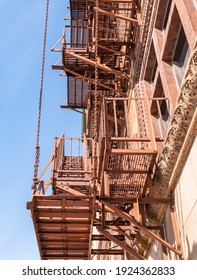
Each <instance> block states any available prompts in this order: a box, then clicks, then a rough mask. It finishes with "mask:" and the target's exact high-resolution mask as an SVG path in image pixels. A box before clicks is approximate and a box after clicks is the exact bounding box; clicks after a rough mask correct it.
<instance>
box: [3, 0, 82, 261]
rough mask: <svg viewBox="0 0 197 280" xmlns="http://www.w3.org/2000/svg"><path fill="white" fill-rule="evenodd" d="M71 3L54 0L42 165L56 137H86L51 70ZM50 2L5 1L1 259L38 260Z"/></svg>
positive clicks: (62, 84) (61, 82)
mask: <svg viewBox="0 0 197 280" xmlns="http://www.w3.org/2000/svg"><path fill="white" fill-rule="evenodd" d="M67 6H68V4H67V1H66V0H50V8H49V26H48V40H47V54H46V72H45V82H44V92H43V112H42V124H41V138H40V145H41V163H40V168H41V169H42V167H44V165H45V163H46V162H47V161H48V159H49V157H50V156H51V153H52V145H53V137H54V136H60V135H61V133H62V132H65V135H67V136H80V135H81V116H80V114H77V113H75V112H72V111H69V110H65V109H60V105H61V104H62V103H63V102H64V100H65V98H66V79H65V77H59V76H58V74H59V72H58V71H54V70H53V71H52V70H51V65H52V64H55V62H56V61H57V59H58V58H59V56H60V53H55V54H54V53H52V52H51V51H50V48H51V47H52V46H53V45H54V43H55V42H56V41H57V40H58V39H59V38H60V36H61V35H62V31H63V25H64V24H65V21H64V17H65V16H66V15H67V14H68V9H67ZM44 20H45V0H28V1H27V0H19V1H16V0H9V1H8V0H1V1H0V34H1V37H0V65H1V70H0V71H1V76H0V97H1V101H0V114H1V118H0V127H1V137H0V174H1V180H0V182H1V183H0V188H1V195H0V209H1V211H0V259H1V260H8V259H12V260H17V259H18V260H25V259H32V260H33V259H39V253H38V248H37V243H36V239H35V234H34V229H33V223H32V220H31V218H30V216H29V211H27V210H26V202H27V201H28V200H30V199H31V183H32V176H33V164H34V154H35V152H34V146H35V136H36V126H37V108H38V99H39V86H40V71H41V57H42V45H43V26H44Z"/></svg>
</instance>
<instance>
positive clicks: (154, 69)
mask: <svg viewBox="0 0 197 280" xmlns="http://www.w3.org/2000/svg"><path fill="white" fill-rule="evenodd" d="M157 66H158V63H157V59H156V58H155V62H154V65H153V69H152V73H151V78H150V83H151V84H152V83H153V82H154V80H155V74H156V71H157Z"/></svg>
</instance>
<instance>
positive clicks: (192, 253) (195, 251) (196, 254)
mask: <svg viewBox="0 0 197 280" xmlns="http://www.w3.org/2000/svg"><path fill="white" fill-rule="evenodd" d="M186 243H187V250H188V258H187V259H188V260H197V243H196V242H194V243H193V245H192V247H191V245H190V244H189V240H188V237H187V236H186Z"/></svg>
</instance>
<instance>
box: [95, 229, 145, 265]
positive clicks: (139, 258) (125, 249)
mask: <svg viewBox="0 0 197 280" xmlns="http://www.w3.org/2000/svg"><path fill="white" fill-rule="evenodd" d="M97 230H98V232H100V233H101V234H102V235H104V236H106V237H107V238H108V239H109V240H111V241H112V242H114V243H115V244H117V245H118V246H119V247H120V248H122V249H123V250H124V251H126V252H128V253H129V254H130V255H132V256H133V257H134V258H135V259H137V260H145V258H144V257H143V256H141V255H140V254H138V253H137V252H136V251H135V250H134V249H133V248H131V247H130V246H128V245H126V244H125V243H123V242H121V241H120V240H119V239H117V238H116V237H115V235H111V234H110V233H109V232H107V231H105V230H103V229H101V227H97Z"/></svg>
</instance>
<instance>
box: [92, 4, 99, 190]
mask: <svg viewBox="0 0 197 280" xmlns="http://www.w3.org/2000/svg"><path fill="white" fill-rule="evenodd" d="M98 6H99V1H98V0H96V6H95V9H96V14H95V16H96V18H95V81H94V84H95V88H94V160H93V174H94V189H95V190H96V173H97V141H98V60H99V57H98V35H99V34H98V32H99V13H98Z"/></svg>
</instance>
